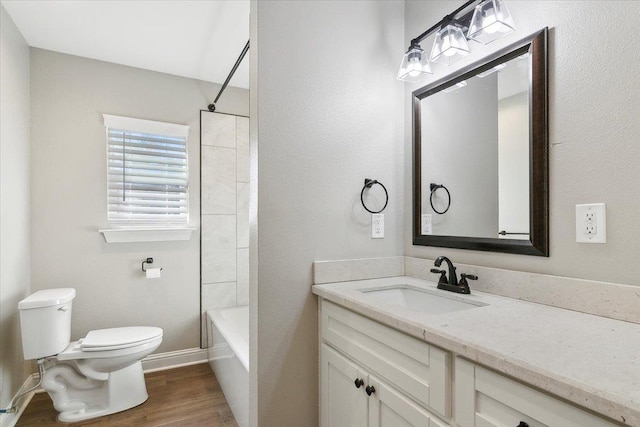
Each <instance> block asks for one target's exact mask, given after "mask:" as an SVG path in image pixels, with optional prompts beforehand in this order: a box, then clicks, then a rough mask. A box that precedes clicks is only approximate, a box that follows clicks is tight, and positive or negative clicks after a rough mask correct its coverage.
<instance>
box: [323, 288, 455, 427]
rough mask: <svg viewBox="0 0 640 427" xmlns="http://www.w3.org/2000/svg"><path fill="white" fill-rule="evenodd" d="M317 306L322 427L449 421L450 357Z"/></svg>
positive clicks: (326, 304)
mask: <svg viewBox="0 0 640 427" xmlns="http://www.w3.org/2000/svg"><path fill="white" fill-rule="evenodd" d="M320 304H321V308H320V328H321V338H320V384H321V390H320V394H321V396H320V399H321V403H320V406H321V408H320V425H321V426H322V427H336V426H349V427H350V426H379V427H386V426H390V427H395V426H429V427H440V426H446V425H447V424H446V423H444V422H442V421H440V420H439V419H438V417H437V416H436V415H434V414H438V415H439V416H440V417H442V418H444V419H446V418H448V417H450V416H451V397H450V393H451V385H450V365H451V355H450V353H448V352H446V351H444V350H441V349H439V348H436V347H433V346H431V345H429V344H427V343H425V342H424V341H421V340H418V339H416V338H413V337H410V336H408V335H406V334H403V333H401V332H399V331H396V330H394V329H392V328H389V327H387V326H384V325H382V324H380V323H378V322H375V321H373V320H370V319H368V318H366V317H364V316H360V315H358V314H356V313H353V312H351V311H349V310H346V309H344V308H342V307H340V306H338V305H335V304H333V303H331V302H328V301H326V300H323V299H321V300H320ZM356 380H358V381H362V383H359V385H360V386H359V387H357V386H356V383H355V382H356ZM368 392H370V395H368Z"/></svg>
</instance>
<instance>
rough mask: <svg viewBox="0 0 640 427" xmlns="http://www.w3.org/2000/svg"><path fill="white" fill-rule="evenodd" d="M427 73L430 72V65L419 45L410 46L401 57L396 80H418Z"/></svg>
mask: <svg viewBox="0 0 640 427" xmlns="http://www.w3.org/2000/svg"><path fill="white" fill-rule="evenodd" d="M427 74H431V67H429V61H428V60H427V55H425V54H424V50H423V49H422V48H421V47H420V46H417V45H416V46H412V47H411V48H410V49H409V50H408V51H407V53H405V54H404V56H403V57H402V62H401V63H400V70H398V80H402V81H405V82H419V81H420V80H422V79H423V78H424V77H425V76H426V75H427Z"/></svg>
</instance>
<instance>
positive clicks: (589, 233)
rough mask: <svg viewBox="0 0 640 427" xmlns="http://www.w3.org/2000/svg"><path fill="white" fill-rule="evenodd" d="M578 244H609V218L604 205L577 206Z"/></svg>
mask: <svg viewBox="0 0 640 427" xmlns="http://www.w3.org/2000/svg"><path fill="white" fill-rule="evenodd" d="M576 242H578V243H606V242H607V217H606V207H605V204H604V203H591V204H584V205H576Z"/></svg>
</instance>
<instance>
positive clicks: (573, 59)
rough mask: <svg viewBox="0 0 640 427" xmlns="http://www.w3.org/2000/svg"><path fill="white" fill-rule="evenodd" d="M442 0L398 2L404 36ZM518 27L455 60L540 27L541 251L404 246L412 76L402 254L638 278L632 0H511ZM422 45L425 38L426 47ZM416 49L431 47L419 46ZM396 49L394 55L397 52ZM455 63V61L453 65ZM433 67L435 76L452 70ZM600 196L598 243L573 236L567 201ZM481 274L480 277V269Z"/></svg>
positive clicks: (441, 11) (443, 7)
mask: <svg viewBox="0 0 640 427" xmlns="http://www.w3.org/2000/svg"><path fill="white" fill-rule="evenodd" d="M457 4H458V3H457V2H451V1H429V2H423V1H407V3H406V7H405V44H407V45H408V41H409V40H410V39H411V38H412V37H415V36H416V35H417V34H420V33H421V32H422V31H424V30H425V29H426V28H427V27H429V26H430V25H432V23H434V22H436V21H437V20H439V19H441V18H442V17H443V16H444V15H446V14H447V13H448V12H450V11H451V10H453V9H454V8H455V7H456V6H457ZM508 7H509V9H510V10H511V13H512V15H513V17H514V20H515V22H516V25H517V28H518V30H517V31H516V32H515V33H513V34H511V35H509V36H507V37H505V38H504V39H502V40H497V41H495V42H493V43H491V44H489V45H487V46H482V45H479V44H477V43H474V44H473V45H472V48H473V53H472V54H471V55H469V56H468V57H466V58H465V59H464V60H462V61H461V62H460V63H459V64H455V65H456V66H464V65H467V64H469V63H470V62H474V61H477V60H478V59H480V57H481V56H482V55H483V52H484V53H487V52H490V51H493V50H496V49H500V48H501V47H504V46H506V45H508V44H510V43H513V42H515V41H516V40H518V39H521V38H523V37H525V36H526V35H529V34H531V33H533V32H535V31H536V30H539V29H541V28H543V27H544V26H549V27H550V29H551V32H550V43H549V60H550V67H549V73H550V77H549V83H550V86H549V107H550V114H549V132H550V135H549V136H550V143H551V146H550V152H549V153H550V170H549V174H550V186H549V187H550V192H551V196H550V213H549V216H550V257H549V258H538V257H531V256H520V255H504V254H497V253H483V252H473V251H466V250H454V249H444V248H442V249H441V248H429V247H419V246H413V245H412V239H411V149H410V147H411V132H410V129H411V128H410V126H411V114H410V100H411V97H410V96H411V91H412V90H413V89H415V87H414V86H412V85H407V86H406V88H405V102H404V104H405V111H406V114H405V126H406V127H405V129H406V132H405V144H404V146H405V163H404V164H405V175H404V176H405V194H406V197H405V202H404V207H405V209H404V211H405V215H404V235H405V238H404V245H405V250H404V253H405V255H408V256H416V257H424V258H431V259H433V258H434V257H436V256H438V255H447V256H449V257H450V258H451V259H452V260H453V261H454V262H462V263H467V264H477V265H482V266H487V267H497V268H507V269H514V270H521V271H529V272H536V273H547V274H554V275H560V276H567V277H576V278H584V279H593V280H602V281H609V282H617V283H627V284H633V285H640V263H639V262H638V253H639V250H640V227H638V225H637V219H638V218H640V186H639V185H638V182H640V168H638V164H640V145H639V144H638V141H637V140H638V135H640V121H639V120H638V116H639V115H640V85H638V84H636V83H637V81H638V76H637V73H638V69H639V68H640V50H638V49H637V46H636V40H637V39H638V38H639V37H640V27H638V25H637V22H636V21H637V17H638V16H640V2H626V1H616V2H613V1H611V2H607V8H606V13H607V22H612V23H615V25H616V27H617V28H623V29H624V34H625V35H624V37H620V35H619V33H618V32H615V31H613V32H612V31H594V30H593V29H595V28H601V27H602V16H603V15H602V3H598V2H588V1H581V2H575V1H572V2H569V1H566V2H565V1H563V2H557V1H554V2H538V1H510V2H509V3H508ZM425 46H426V47H425ZM425 46H423V48H425V49H427V48H430V46H429V45H425ZM397 57H398V58H400V54H399V53H398V54H397ZM456 68H457V67H456ZM456 68H449V69H445V68H444V67H437V68H435V71H436V76H437V77H442V76H443V75H444V74H445V73H446V72H448V71H450V70H453V69H456ZM593 202H604V203H606V204H607V243H606V244H579V243H576V241H575V226H574V224H575V205H576V204H579V203H593ZM480 280H482V278H480Z"/></svg>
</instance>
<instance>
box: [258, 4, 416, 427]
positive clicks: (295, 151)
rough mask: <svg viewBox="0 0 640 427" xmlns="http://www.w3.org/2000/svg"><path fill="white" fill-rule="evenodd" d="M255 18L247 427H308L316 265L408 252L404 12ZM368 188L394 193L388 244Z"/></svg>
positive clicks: (334, 10)
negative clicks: (367, 202) (369, 182)
mask: <svg viewBox="0 0 640 427" xmlns="http://www.w3.org/2000/svg"><path fill="white" fill-rule="evenodd" d="M251 6H252V8H251V14H252V20H253V21H252V27H253V28H252V32H253V33H252V39H251V43H252V44H251V50H252V57H251V59H252V60H255V61H254V63H253V64H252V78H253V79H254V80H253V81H252V83H253V82H256V83H257V84H256V85H252V86H251V98H252V104H251V105H252V110H251V120H252V128H251V133H252V135H251V140H252V144H253V146H252V154H255V152H256V151H255V150H257V161H258V163H257V164H258V165H259V169H258V172H257V173H258V175H257V187H256V182H255V181H252V190H251V191H252V194H254V193H253V192H254V191H255V190H256V188H257V195H258V200H257V207H258V213H257V235H256V225H255V223H253V224H252V239H251V248H252V250H253V249H254V248H255V244H256V240H255V239H256V237H257V244H258V257H259V264H257V263H256V260H255V259H254V258H253V257H252V265H251V267H252V271H251V276H252V277H251V284H252V288H251V295H250V304H251V309H252V314H253V315H254V317H255V318H256V319H257V320H254V321H255V322H256V323H253V325H254V327H255V326H257V345H254V347H257V348H256V349H254V350H253V351H252V353H251V355H252V357H251V366H252V369H253V370H256V372H257V381H258V382H257V397H258V400H257V407H256V406H255V405H256V403H255V401H254V402H253V405H254V407H253V408H252V409H253V412H252V414H253V415H254V418H253V419H252V421H251V423H252V425H254V426H255V425H260V427H268V426H313V425H317V423H318V358H317V352H318V344H317V342H318V341H317V340H318V331H317V326H318V324H317V316H318V314H317V303H316V298H314V296H313V295H312V294H311V285H312V274H311V273H312V272H311V269H312V262H313V261H314V260H326V259H340V258H361V257H373V256H392V255H397V254H399V253H401V252H402V240H403V237H402V224H403V221H402V211H403V208H404V207H403V200H404V195H403V184H402V179H403V159H404V157H403V156H404V152H403V151H404V150H403V143H402V141H403V113H402V102H403V93H402V90H403V89H402V83H399V82H398V81H397V80H396V79H395V76H396V73H397V67H398V65H399V61H400V58H401V55H402V52H403V50H404V48H405V46H404V43H403V40H402V38H403V37H402V33H403V31H402V25H403V4H402V2H396V1H388V2H385V1H375V2H362V1H340V2H328V1H304V2H289V1H269V2H261V1H258V2H253V3H252V5H251ZM256 72H257V75H256ZM256 126H257V127H256ZM256 132H257V133H256ZM256 135H257V136H256ZM256 138H257V146H256ZM255 165H256V164H255V161H254V162H252V168H254V167H255ZM254 170H255V169H252V172H253V171H254ZM364 178H375V179H378V180H380V181H381V182H382V183H383V184H384V185H385V186H386V187H387V189H388V190H389V197H390V199H389V205H388V207H387V209H386V210H385V212H384V213H385V227H386V230H385V238H384V239H382V240H372V239H371V217H370V215H368V214H367V215H365V213H366V212H365V211H364V209H363V208H362V207H361V206H360V199H359V197H360V190H361V188H362V186H363V182H364ZM252 179H253V178H252ZM252 200H253V203H252V205H251V208H250V212H251V213H252V215H253V216H252V218H251V221H252V222H253V221H255V219H256V211H255V207H256V206H255V199H252ZM256 267H257V269H256ZM256 274H257V276H256ZM256 279H257V284H256ZM256 297H257V300H256ZM253 301H255V303H254V302H253ZM256 305H257V307H256ZM256 309H257V312H256ZM253 339H254V341H253V344H256V341H255V335H254V336H253ZM255 381H256V377H253V378H252V387H253V390H254V391H255V390H256V388H255V387H256V382H255ZM254 397H255V395H254ZM256 410H257V413H258V416H257V418H255V414H256Z"/></svg>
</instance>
